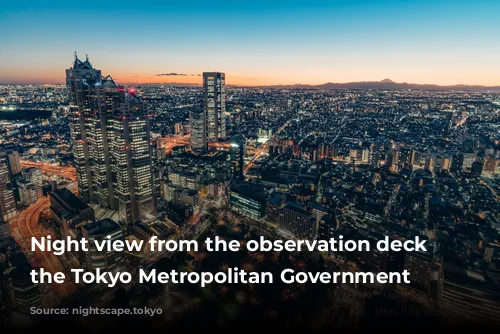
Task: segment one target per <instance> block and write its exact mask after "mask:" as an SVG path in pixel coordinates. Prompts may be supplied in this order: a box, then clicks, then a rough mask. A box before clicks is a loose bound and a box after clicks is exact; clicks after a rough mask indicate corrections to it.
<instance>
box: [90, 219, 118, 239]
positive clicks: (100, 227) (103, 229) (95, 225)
mask: <svg viewBox="0 0 500 334" xmlns="http://www.w3.org/2000/svg"><path fill="white" fill-rule="evenodd" d="M83 228H84V229H85V230H86V231H87V233H88V234H89V235H103V234H110V233H113V232H116V231H118V230H121V226H120V224H118V223H117V222H115V221H114V220H112V219H111V218H106V219H103V220H98V221H95V222H92V223H90V224H87V225H83Z"/></svg>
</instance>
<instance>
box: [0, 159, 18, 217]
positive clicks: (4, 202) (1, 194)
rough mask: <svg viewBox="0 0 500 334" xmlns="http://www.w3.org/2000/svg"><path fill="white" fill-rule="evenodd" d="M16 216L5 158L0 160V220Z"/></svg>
mask: <svg viewBox="0 0 500 334" xmlns="http://www.w3.org/2000/svg"><path fill="white" fill-rule="evenodd" d="M16 214H17V210H16V201H15V200H14V192H13V191H12V186H11V183H10V177H9V169H8V167H7V161H6V158H4V157H2V158H0V220H3V221H7V220H9V219H11V218H12V217H14V216H15V215H16Z"/></svg>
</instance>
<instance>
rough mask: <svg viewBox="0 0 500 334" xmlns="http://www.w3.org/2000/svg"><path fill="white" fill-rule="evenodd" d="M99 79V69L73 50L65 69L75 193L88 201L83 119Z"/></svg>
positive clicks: (89, 183) (89, 181)
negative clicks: (71, 60)
mask: <svg viewBox="0 0 500 334" xmlns="http://www.w3.org/2000/svg"><path fill="white" fill-rule="evenodd" d="M100 82H101V71H100V70H97V69H94V68H93V67H92V65H91V64H90V62H89V60H88V58H87V59H86V60H85V61H84V62H82V61H81V60H80V59H78V57H77V56H76V54H75V61H74V63H73V67H71V68H69V69H67V70H66V87H67V92H68V99H69V105H70V113H69V120H70V133H71V142H72V151H73V158H74V161H75V167H76V176H77V182H78V195H79V196H80V198H82V199H83V200H84V201H85V202H87V203H89V202H90V201H91V200H92V198H93V189H94V188H93V182H92V181H93V180H92V173H91V170H90V165H91V162H90V157H89V143H88V140H87V120H89V119H90V107H91V103H92V99H93V95H94V91H95V86H96V84H100Z"/></svg>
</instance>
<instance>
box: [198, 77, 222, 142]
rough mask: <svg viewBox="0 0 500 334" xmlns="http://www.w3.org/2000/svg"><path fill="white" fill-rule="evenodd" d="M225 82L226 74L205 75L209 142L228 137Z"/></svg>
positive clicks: (204, 85)
mask: <svg viewBox="0 0 500 334" xmlns="http://www.w3.org/2000/svg"><path fill="white" fill-rule="evenodd" d="M225 81H226V76H225V74H224V73H220V72H204V73H203V94H204V111H205V116H206V123H207V139H208V141H217V140H218V139H222V138H225V137H226V116H225V112H226V92H225Z"/></svg>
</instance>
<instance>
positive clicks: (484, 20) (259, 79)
mask: <svg viewBox="0 0 500 334" xmlns="http://www.w3.org/2000/svg"><path fill="white" fill-rule="evenodd" d="M499 13H500V1H496V0H491V1H483V0H476V1H461V0H454V1H451V0H432V1H430V0H418V1H409V0H406V1H396V0H392V1H374V0H371V1H363V0H358V1H356V0H351V1H348V0H345V1H337V0H328V1H315V0H310V1H296V0H288V1H276V0H267V1H266V0H253V1H247V0H240V1H217V0H213V1H194V0H182V1H149V0H142V1H128V0H122V1H108V0H101V1H85V0H82V1H67V0H65V1H16V2H15V1H4V2H2V5H1V7H0V83H62V82H63V81H64V75H65V74H64V70H65V69H66V68H68V67H69V66H70V65H71V63H72V60H73V54H74V52H75V51H77V53H78V56H79V57H80V58H81V59H84V58H85V54H88V55H89V59H90V61H91V63H92V64H93V65H94V66H95V67H97V68H99V69H101V70H102V71H103V74H111V75H112V76H113V77H114V78H115V79H116V80H117V81H119V82H120V83H149V82H156V83H159V82H178V83H201V78H200V76H199V74H200V73H202V72H203V71H222V72H225V73H226V81H227V83H228V84H234V85H268V84H298V83H300V84H321V83H325V82H352V81H379V80H382V79H385V78H390V79H392V80H394V81H397V82H412V83H433V84H443V85H449V84H482V85H500V19H499ZM172 73H176V74H183V75H160V74H172Z"/></svg>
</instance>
